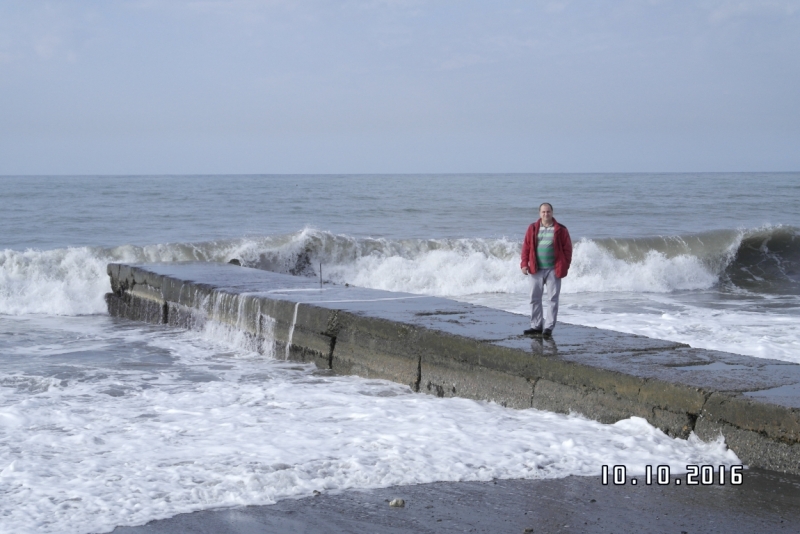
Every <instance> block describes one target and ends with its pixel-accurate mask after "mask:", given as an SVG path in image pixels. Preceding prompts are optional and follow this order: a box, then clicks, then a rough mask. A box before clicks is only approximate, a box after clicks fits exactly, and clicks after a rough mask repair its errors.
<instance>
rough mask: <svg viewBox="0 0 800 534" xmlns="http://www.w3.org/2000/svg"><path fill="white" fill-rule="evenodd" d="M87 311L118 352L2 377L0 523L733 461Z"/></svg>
mask: <svg viewBox="0 0 800 534" xmlns="http://www.w3.org/2000/svg"><path fill="white" fill-rule="evenodd" d="M41 320H44V319H41ZM84 320H85V319H84ZM44 321H45V322H47V320H44ZM57 321H59V319H58V318H52V319H51V321H50V322H54V324H52V325H51V328H52V329H58V327H59V326H58V325H59V323H58V322H57ZM98 321H106V322H107V323H108V325H107V332H106V334H105V335H106V336H107V337H108V338H109V339H108V340H107V341H108V342H109V343H111V344H113V345H114V351H115V352H116V353H120V352H122V353H124V355H125V357H126V358H127V359H128V360H129V361H128V363H127V364H125V365H110V364H109V365H95V366H85V365H84V366H81V365H73V366H72V374H70V375H68V376H67V375H64V374H63V373H62V376H60V377H53V376H35V375H32V374H30V373H23V372H17V373H12V374H4V376H3V379H2V381H1V382H0V458H2V462H1V463H0V493H2V494H3V504H2V507H3V511H2V514H3V515H2V517H3V522H2V530H3V531H6V532H15V533H23V532H103V531H109V530H112V529H113V528H114V527H115V526H117V525H136V524H142V523H144V522H146V521H149V520H152V519H156V518H164V517H169V516H172V515H175V514H177V513H181V512H190V511H194V510H200V509H209V508H215V507H224V506H233V505H251V504H268V503H274V502H276V501H277V500H280V499H284V498H288V497H298V496H308V495H311V494H312V493H313V492H314V491H315V490H316V491H340V490H344V489H348V488H374V487H386V486H390V485H395V484H415V483H424V482H433V481H467V480H491V479H493V478H555V477H563V476H567V475H586V476H598V475H599V470H600V466H601V465H603V464H612V465H613V464H624V465H627V466H628V471H629V473H631V474H642V473H644V466H645V465H653V464H669V465H670V466H671V468H672V471H673V472H674V473H681V472H685V468H686V465H688V464H714V465H731V464H736V463H738V459H737V458H736V456H735V455H734V454H733V453H732V452H730V451H728V450H726V447H725V445H724V443H723V442H722V441H721V440H719V441H717V442H714V443H702V442H700V441H699V440H697V439H695V438H694V437H692V438H691V439H689V440H679V439H672V438H669V437H668V436H666V435H664V434H663V433H662V432H660V431H659V430H657V429H655V428H653V427H652V426H650V425H649V424H647V423H646V422H645V421H644V420H643V419H639V418H631V419H628V420H624V421H620V422H618V423H616V424H614V425H603V424H599V423H596V422H594V421H590V420H587V419H584V418H582V417H579V416H564V415H558V414H552V413H548V412H541V411H537V410H532V409H531V410H509V409H506V408H503V407H501V406H498V405H496V404H492V403H486V402H476V401H471V400H466V399H457V398H453V399H440V398H436V397H430V396H426V395H419V394H413V393H412V392H411V391H410V390H409V389H408V388H407V387H404V386H401V385H398V384H394V383H391V382H385V381H379V380H363V379H359V378H356V377H336V376H330V375H327V374H324V373H320V372H316V371H314V370H312V368H311V367H308V366H301V365H295V364H289V363H286V362H280V361H275V360H272V359H268V358H264V357H263V356H261V355H259V354H258V353H254V352H250V351H247V350H242V349H241V348H239V347H236V346H233V345H231V344H230V341H231V339H236V338H235V333H234V332H227V333H226V332H225V329H226V328H227V327H222V326H220V325H217V326H215V327H212V328H210V329H207V330H206V331H205V332H204V333H202V334H201V335H198V334H197V333H191V332H181V331H175V330H169V329H163V328H157V329H156V328H150V327H137V328H133V327H128V328H127V329H126V330H124V332H120V330H119V329H118V328H114V327H112V322H111V320H110V319H105V318H98ZM101 331H102V328H96V329H95V335H96V336H99V337H102V333H101ZM232 336H233V337H232ZM146 353H153V354H159V355H161V360H159V362H160V363H157V364H155V363H151V364H147V361H148V356H147V354H146ZM167 357H168V360H169V362H171V363H169V364H167V363H164V362H165V361H166V360H165V359H164V358H167ZM115 358H119V355H118V354H117V355H115ZM598 483H599V482H598Z"/></svg>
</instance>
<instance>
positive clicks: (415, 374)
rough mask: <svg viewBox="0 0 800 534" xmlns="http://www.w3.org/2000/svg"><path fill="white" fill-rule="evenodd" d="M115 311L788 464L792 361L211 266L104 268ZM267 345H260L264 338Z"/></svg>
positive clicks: (421, 387)
mask: <svg viewBox="0 0 800 534" xmlns="http://www.w3.org/2000/svg"><path fill="white" fill-rule="evenodd" d="M108 274H109V276H110V277H111V287H112V292H111V293H109V294H108V295H107V296H106V301H107V303H108V309H109V313H110V314H111V315H114V316H119V317H126V318H129V319H134V320H139V321H147V322H150V323H163V324H168V325H172V326H179V327H183V328H189V329H199V328H202V327H203V325H204V324H205V322H206V321H209V320H210V321H216V322H219V323H223V324H227V325H229V326H230V327H231V328H235V329H237V330H240V331H242V332H244V333H245V334H246V335H247V336H249V337H250V338H252V339H253V341H254V346H259V347H261V350H265V351H269V352H271V353H272V354H273V355H274V356H275V357H277V358H287V359H291V360H296V361H303V362H313V363H314V364H316V365H317V366H318V367H320V368H323V369H330V370H331V371H333V372H334V373H339V374H355V375H359V376H363V377H369V378H382V379H387V380H392V381H395V382H399V383H402V384H406V385H408V386H409V387H410V388H412V389H413V390H414V391H418V392H421V393H428V394H432V395H438V396H440V397H450V396H458V397H466V398H471V399H480V400H489V401H494V402H497V403H500V404H502V405H504V406H508V407H512V408H531V407H533V408H538V409H542V410H550V411H554V412H560V413H569V412H578V413H581V414H583V415H585V416H587V417H590V418H592V419H595V420H597V421H600V422H604V423H613V422H616V421H619V420H621V419H625V418H628V417H631V416H638V417H643V418H644V419H646V420H647V421H649V422H650V423H651V424H652V425H654V426H656V427H658V428H660V429H661V430H663V431H664V432H666V433H667V434H669V435H671V436H675V437H681V438H686V437H688V436H689V434H690V433H691V432H695V434H696V435H697V436H699V437H700V438H701V439H703V440H706V441H708V440H714V439H716V438H717V437H718V436H719V435H720V434H722V435H723V436H724V437H725V441H726V443H727V445H728V447H730V448H731V449H732V450H733V451H734V452H736V454H737V455H738V456H739V458H741V459H742V461H744V462H745V463H747V464H749V465H750V466H752V467H759V468H764V469H769V470H773V471H782V472H787V473H794V474H800V443H799V442H800V365H797V364H792V363H785V362H780V361H776V360H768V359H761V358H753V357H748V356H739V355H734V354H728V353H723V352H717V351H709V350H702V349H693V348H690V347H688V346H686V345H682V344H679V343H674V342H669V341H662V340H656V339H650V338H646V337H643V336H636V335H631V334H623V333H619V332H612V331H607V330H601V329H597V328H589V327H583V326H576V325H569V324H559V327H558V329H557V330H556V331H555V332H554V335H553V337H552V338H551V339H541V338H538V339H537V338H533V339H532V338H528V337H524V336H521V335H520V333H521V331H522V326H523V325H524V323H525V321H524V320H523V319H524V318H522V317H521V316H518V315H514V314H511V313H507V312H503V311H499V310H494V309H490V308H485V307H481V306H475V305H471V304H465V303H460V302H455V301H451V300H448V299H443V298H438V297H428V296H420V295H412V294H407V293H394V292H387V291H378V290H372V289H365V288H357V287H352V286H338V285H330V284H326V285H324V286H322V287H321V286H320V284H319V282H318V281H317V280H315V279H311V278H305V277H296V276H289V275H284V274H278V273H273V272H269V271H263V270H258V269H250V268H246V267H238V266H235V265H230V264H222V263H206V262H190V263H165V264H135V265H127V264H116V263H112V264H109V266H108ZM264 341H266V343H263V342H264Z"/></svg>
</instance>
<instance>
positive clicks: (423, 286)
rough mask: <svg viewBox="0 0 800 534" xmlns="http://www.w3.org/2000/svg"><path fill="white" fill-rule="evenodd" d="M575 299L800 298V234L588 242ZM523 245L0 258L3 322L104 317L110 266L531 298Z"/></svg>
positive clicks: (477, 242) (573, 278) (237, 247)
mask: <svg viewBox="0 0 800 534" xmlns="http://www.w3.org/2000/svg"><path fill="white" fill-rule="evenodd" d="M574 245H575V246H574V255H573V263H572V268H571V270H570V274H569V277H568V278H567V280H566V281H565V283H564V285H563V291H564V292H567V293H583V292H620V291H624V292H640V293H647V292H651V293H652V292H654V293H668V292H672V291H682V290H701V289H710V288H712V287H720V288H722V289H729V290H733V291H750V292H758V293H772V294H800V237H799V234H798V229H796V228H793V227H786V226H771V227H763V228H757V229H750V230H721V231H714V232H706V233H699V234H695V235H689V236H674V237H647V238H628V239H581V240H579V241H577V242H576V243H575V244H574ZM519 254H520V243H519V241H518V240H516V239H515V240H509V239H506V238H500V239H481V238H463V239H407V240H398V239H378V238H356V237H352V236H347V235H335V234H332V233H330V232H325V231H321V230H315V229H308V228H307V229H304V230H302V231H300V232H296V233H293V234H287V235H276V236H265V237H249V238H242V239H234V240H225V241H212V242H205V243H177V244H162V245H151V246H145V247H139V246H131V245H125V246H120V247H113V248H102V247H77V248H64V249H55V250H45V251H39V250H26V251H14V250H8V249H7V250H4V251H0V314H6V315H21V314H29V313H42V314H54V315H81V314H98V313H105V309H106V307H105V303H104V301H103V295H104V294H105V293H106V292H108V291H109V290H110V288H109V282H108V276H107V274H106V265H107V264H108V263H109V262H175V261H221V262H227V261H230V260H232V259H238V260H239V261H240V262H241V263H242V265H245V266H249V267H255V268H259V269H265V270H270V271H277V272H283V273H287V274H294V275H301V276H318V275H319V269H320V264H321V265H322V273H323V278H325V279H326V280H330V281H332V282H336V283H350V284H353V285H358V286H365V287H372V288H377V289H386V290H392V291H408V292H412V293H423V294H432V295H440V296H449V297H458V296H463V295H474V294H480V293H525V292H527V290H528V283H527V280H526V279H525V277H523V276H521V274H520V272H519Z"/></svg>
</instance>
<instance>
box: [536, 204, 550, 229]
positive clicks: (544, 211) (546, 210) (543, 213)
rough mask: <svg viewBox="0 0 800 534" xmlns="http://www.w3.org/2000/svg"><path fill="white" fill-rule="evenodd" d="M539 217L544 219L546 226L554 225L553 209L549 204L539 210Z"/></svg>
mask: <svg viewBox="0 0 800 534" xmlns="http://www.w3.org/2000/svg"><path fill="white" fill-rule="evenodd" d="M539 217H540V218H541V219H542V222H543V223H544V225H545V226H550V225H551V224H552V223H553V208H551V207H550V206H549V205H548V204H544V205H542V207H541V208H539Z"/></svg>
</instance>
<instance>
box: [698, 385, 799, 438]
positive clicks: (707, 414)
mask: <svg viewBox="0 0 800 534" xmlns="http://www.w3.org/2000/svg"><path fill="white" fill-rule="evenodd" d="M701 415H702V417H703V419H704V420H705V421H706V422H717V423H723V424H729V425H731V426H734V427H736V428H741V429H742V430H749V431H752V432H757V433H759V434H761V435H763V436H767V437H769V438H771V439H774V440H777V441H779V442H783V443H788V444H794V443H798V441H800V410H797V409H795V408H787V407H784V406H780V405H777V404H767V403H764V402H760V401H758V400H754V399H749V398H747V397H743V396H741V395H731V394H726V393H714V394H712V395H711V396H709V398H708V401H706V403H705V406H703V410H702V412H701Z"/></svg>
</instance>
